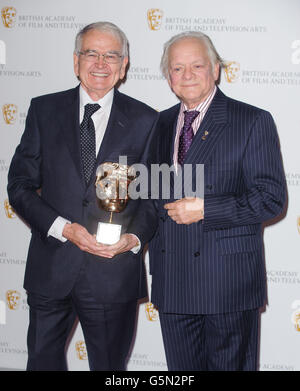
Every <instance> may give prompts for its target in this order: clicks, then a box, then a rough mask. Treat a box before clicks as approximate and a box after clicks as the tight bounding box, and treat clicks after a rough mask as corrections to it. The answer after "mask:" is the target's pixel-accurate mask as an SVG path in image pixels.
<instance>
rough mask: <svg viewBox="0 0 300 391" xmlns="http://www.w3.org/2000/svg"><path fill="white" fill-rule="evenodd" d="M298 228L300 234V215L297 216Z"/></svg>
mask: <svg viewBox="0 0 300 391" xmlns="http://www.w3.org/2000/svg"><path fill="white" fill-rule="evenodd" d="M297 228H298V232H299V235H300V216H298V217H297Z"/></svg>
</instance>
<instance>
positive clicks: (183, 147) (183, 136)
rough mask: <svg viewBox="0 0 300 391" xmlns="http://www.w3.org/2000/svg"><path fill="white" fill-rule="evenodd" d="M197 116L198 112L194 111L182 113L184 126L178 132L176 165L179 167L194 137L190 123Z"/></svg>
mask: <svg viewBox="0 0 300 391" xmlns="http://www.w3.org/2000/svg"><path fill="white" fill-rule="evenodd" d="M198 114H199V111H196V110H192V111H185V112H184V124H183V128H182V129H181V132H180V138H179V147H178V163H179V164H180V165H182V164H183V162H184V159H185V156H186V154H187V151H188V150H189V148H190V146H191V144H192V141H193V137H194V132H193V128H192V123H193V121H194V119H195V118H196V117H197V115H198Z"/></svg>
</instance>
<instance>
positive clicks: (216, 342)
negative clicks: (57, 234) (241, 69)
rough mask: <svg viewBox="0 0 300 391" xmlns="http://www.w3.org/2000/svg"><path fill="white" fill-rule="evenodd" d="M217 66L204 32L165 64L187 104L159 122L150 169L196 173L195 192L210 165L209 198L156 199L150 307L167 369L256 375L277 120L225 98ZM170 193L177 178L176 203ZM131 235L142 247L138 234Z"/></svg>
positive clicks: (276, 199)
mask: <svg viewBox="0 0 300 391" xmlns="http://www.w3.org/2000/svg"><path fill="white" fill-rule="evenodd" d="M221 64H222V61H221V58H220V57H219V55H218V53H217V51H216V49H215V48H214V46H213V44H212V42H211V40H210V39H209V37H207V36H206V35H204V34H202V33H198V32H186V33H182V34H179V35H177V36H175V37H173V38H171V39H170V40H169V41H168V42H167V44H166V45H165V50H164V54H163V58H162V63H161V65H162V70H163V72H164V75H165V76H166V79H167V80H168V83H169V85H170V87H171V89H172V91H173V92H174V93H175V94H176V95H177V97H178V98H179V99H180V101H181V103H180V104H177V105H176V106H174V107H171V108H170V109H168V110H165V111H163V112H161V113H160V117H159V121H158V124H157V129H156V132H155V134H154V137H153V143H152V147H153V148H152V152H153V156H154V157H153V159H152V162H153V163H158V164H163V163H165V164H167V165H169V166H172V165H174V167H175V175H178V173H179V172H180V168H182V169H183V177H186V178H187V176H186V172H185V170H184V168H185V167H192V169H193V170H192V171H191V170H190V171H187V172H188V173H189V174H188V175H189V181H190V182H191V183H193V184H194V185H195V184H196V183H197V180H199V178H198V177H197V175H196V174H197V170H196V166H197V164H204V189H203V191H204V198H203V197H201V196H200V197H197V196H196V197H190V196H189V197H185V196H184V195H183V198H182V199H175V198H176V197H174V194H173V196H172V195H171V198H170V199H168V200H166V199H162V198H160V199H159V200H157V201H155V205H154V206H155V207H154V211H153V212H152V216H156V217H152V220H151V215H150V214H149V216H148V222H149V225H150V224H154V225H155V224H157V221H156V219H157V217H158V230H157V234H156V236H155V238H154V239H153V240H152V241H151V243H150V271H151V274H152V302H153V303H154V304H155V305H156V306H157V307H158V309H159V315H160V321H161V327H162V334H163V340H164V346H165V351H166V358H167V364H168V368H169V370H256V369H257V357H258V351H257V347H258V334H259V308H260V307H261V306H263V305H264V303H265V299H266V275H265V267H264V258H263V237H262V223H263V222H264V221H266V220H269V219H272V218H274V217H275V216H277V215H279V214H280V213H281V211H282V209H283V207H284V203H285V197H286V185H285V175H284V171H283V166H282V160H281V154H280V148H279V142H278V137H277V132H276V128H275V124H274V121H273V119H272V117H271V115H270V114H269V113H268V112H267V111H264V110H262V109H259V108H257V107H253V106H250V105H248V104H245V103H242V102H239V101H236V100H233V99H230V98H228V97H226V96H225V95H224V94H223V93H222V92H221V91H220V90H219V88H218V87H217V86H216V84H217V81H218V79H219V72H220V66H221ZM191 172H192V173H191ZM174 179H175V180H174ZM187 182H188V181H187ZM187 182H186V183H187ZM183 183H184V181H183ZM174 184H176V176H175V177H174V178H173V180H171V194H172V192H173V193H174V190H175V186H174ZM177 185H178V180H177ZM177 190H178V189H177ZM183 190H184V189H183ZM185 195H189V194H185ZM151 221H152V223H151ZM132 232H135V233H136V234H137V235H138V236H139V237H140V238H141V241H143V240H145V238H146V236H145V237H143V235H144V234H143V232H141V231H140V232H139V227H136V229H135V230H133V231H132Z"/></svg>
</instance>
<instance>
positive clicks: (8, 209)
mask: <svg viewBox="0 0 300 391" xmlns="http://www.w3.org/2000/svg"><path fill="white" fill-rule="evenodd" d="M4 210H5V214H6V217H7V218H8V219H14V218H15V217H16V213H15V211H14V210H13V208H12V206H11V205H10V203H9V201H8V199H5V200H4Z"/></svg>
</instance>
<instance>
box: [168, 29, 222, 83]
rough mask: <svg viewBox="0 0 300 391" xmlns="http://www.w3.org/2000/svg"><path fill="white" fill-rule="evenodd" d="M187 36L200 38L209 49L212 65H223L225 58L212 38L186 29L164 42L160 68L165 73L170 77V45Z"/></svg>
mask: <svg viewBox="0 0 300 391" xmlns="http://www.w3.org/2000/svg"><path fill="white" fill-rule="evenodd" d="M186 38H196V39H198V40H199V41H200V42H201V43H204V45H205V47H206V49H207V54H208V57H209V59H210V63H211V66H212V67H213V66H214V65H216V64H219V65H220V67H222V66H223V60H222V59H221V57H220V55H219V54H218V52H217V50H216V48H215V47H214V45H213V43H212V41H211V39H210V38H209V37H208V36H207V35H205V34H203V33H201V32H199V31H185V32H183V33H180V34H177V35H175V36H174V37H172V38H170V39H169V41H167V42H166V43H165V44H164V50H163V55H162V58H161V62H160V69H161V71H162V73H163V75H164V76H165V77H166V78H167V79H168V76H169V75H168V68H169V52H170V47H171V46H172V45H173V44H174V43H175V42H178V41H180V40H182V39H186Z"/></svg>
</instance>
